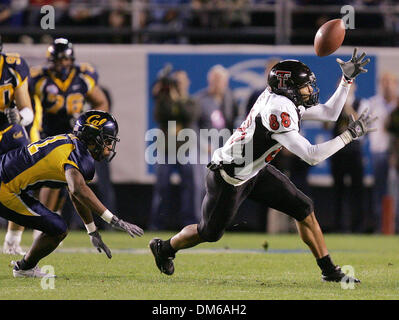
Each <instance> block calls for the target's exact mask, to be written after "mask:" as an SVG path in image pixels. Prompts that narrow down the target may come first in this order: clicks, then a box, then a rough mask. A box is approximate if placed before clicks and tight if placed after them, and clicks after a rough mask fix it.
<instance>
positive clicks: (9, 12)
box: [0, 0, 28, 27]
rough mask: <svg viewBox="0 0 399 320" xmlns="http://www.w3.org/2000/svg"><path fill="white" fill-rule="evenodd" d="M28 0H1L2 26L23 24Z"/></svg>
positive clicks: (0, 16) (0, 18)
mask: <svg viewBox="0 0 399 320" xmlns="http://www.w3.org/2000/svg"><path fill="white" fill-rule="evenodd" d="M27 5H28V0H0V26H3V25H9V26H14V27H17V26H18V27H19V26H22V25H23V23H24V10H25V9H26V7H27Z"/></svg>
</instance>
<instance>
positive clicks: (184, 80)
mask: <svg viewBox="0 0 399 320" xmlns="http://www.w3.org/2000/svg"><path fill="white" fill-rule="evenodd" d="M170 71H171V70H167V71H166V73H162V74H161V77H160V78H159V79H158V81H157V82H156V83H155V85H154V86H153V89H152V94H153V97H154V99H155V110H154V118H155V121H156V122H157V123H158V125H159V128H160V129H161V130H162V131H163V133H164V135H165V145H164V146H159V147H160V148H162V147H164V150H163V151H164V155H165V160H166V162H165V163H164V164H162V163H158V164H156V168H155V176H156V182H155V185H154V191H153V198H152V208H151V214H150V218H149V226H148V229H149V230H165V229H168V228H181V227H182V226H185V225H187V224H192V223H197V222H198V218H199V207H200V206H199V201H200V200H199V199H198V196H199V193H198V190H197V189H196V185H197V182H196V181H195V179H196V175H195V172H194V163H195V161H196V159H195V154H194V155H193V158H192V159H190V160H189V161H190V162H191V163H190V162H189V163H185V164H183V163H180V161H179V159H178V158H176V155H177V154H174V155H173V156H172V157H173V158H175V159H176V161H175V162H176V163H169V161H168V160H169V156H170V152H174V153H176V152H177V151H178V150H179V148H180V147H181V146H182V145H183V144H185V143H186V142H187V140H185V141H176V139H177V135H178V134H179V132H181V130H183V129H187V128H193V125H194V124H195V123H196V122H197V120H198V116H199V112H200V110H199V106H198V105H197V103H196V102H195V100H194V99H192V98H191V97H190V95H189V87H190V80H189V78H188V76H187V73H186V72H185V71H183V70H177V71H174V72H173V73H170ZM169 127H171V130H168V128H169ZM171 134H172V135H173V137H172V139H174V140H175V141H176V150H174V148H173V150H172V148H168V141H170V140H169V139H171V137H169V135H171ZM192 142H193V143H195V141H192ZM194 148H195V145H194ZM158 152H159V149H158ZM174 171H177V172H178V173H179V176H180V186H179V188H178V193H176V192H175V188H174V187H173V186H172V184H171V181H170V180H171V175H172V173H174ZM177 199H179V200H180V201H179V203H180V206H179V207H178V209H177V210H178V211H177V212H172V211H173V208H172V206H173V205H174V204H175V203H176V201H177Z"/></svg>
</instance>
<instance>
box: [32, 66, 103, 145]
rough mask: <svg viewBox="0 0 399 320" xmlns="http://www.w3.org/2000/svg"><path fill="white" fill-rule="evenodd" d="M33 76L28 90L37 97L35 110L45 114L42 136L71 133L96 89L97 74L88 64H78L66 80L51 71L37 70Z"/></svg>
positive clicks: (39, 68)
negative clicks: (88, 95) (88, 97)
mask: <svg viewBox="0 0 399 320" xmlns="http://www.w3.org/2000/svg"><path fill="white" fill-rule="evenodd" d="M30 72H31V77H30V81H29V90H30V92H31V95H33V96H34V97H36V99H34V101H35V109H36V110H37V111H38V112H39V114H40V113H42V119H41V120H42V123H41V136H42V137H47V136H53V135H57V134H62V133H69V132H72V129H73V124H74V121H75V119H76V118H77V116H79V115H80V114H81V113H82V112H83V107H84V103H85V101H86V96H87V94H88V93H89V92H90V91H91V90H93V88H94V87H95V86H96V85H97V81H98V74H97V72H96V70H95V69H94V68H93V67H92V66H91V65H90V64H88V63H81V64H76V65H74V66H73V67H72V69H71V71H70V73H69V75H68V77H67V78H66V79H65V80H62V79H60V78H57V76H56V74H55V73H54V72H53V71H52V70H51V69H49V68H48V67H34V68H31V71H30ZM38 109H40V110H38Z"/></svg>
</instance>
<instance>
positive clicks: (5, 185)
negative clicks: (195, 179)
mask: <svg viewBox="0 0 399 320" xmlns="http://www.w3.org/2000/svg"><path fill="white" fill-rule="evenodd" d="M118 141H119V138H118V123H117V122H116V120H115V118H114V117H113V116H112V115H110V114H109V113H107V112H104V111H96V110H90V111H87V112H85V113H83V114H82V115H81V116H80V117H79V118H78V119H77V121H76V125H75V127H74V130H73V133H70V134H61V135H56V136H53V137H48V138H46V139H43V140H39V141H37V142H34V143H31V144H29V145H28V146H25V147H21V148H18V149H14V150H12V151H10V152H8V153H6V154H4V155H2V156H0V182H1V186H0V216H2V217H4V218H6V219H8V220H11V221H14V222H16V223H18V224H20V225H23V226H25V227H30V228H33V229H36V230H40V231H42V233H41V234H40V235H39V236H38V237H37V238H36V239H35V241H34V242H33V244H32V247H31V248H30V249H29V250H28V252H27V254H26V255H25V256H24V257H23V258H22V259H21V260H20V261H13V262H12V264H13V265H14V269H13V275H14V277H44V276H46V275H47V274H46V273H43V272H42V271H41V270H40V268H39V267H38V266H37V263H38V262H39V261H40V260H41V259H42V258H44V257H46V256H47V255H49V254H50V253H51V252H52V251H54V250H55V249H56V248H57V246H58V245H59V243H60V242H61V241H62V240H63V239H64V238H65V237H66V235H67V225H66V223H65V221H64V220H63V219H62V218H61V217H60V216H59V215H57V214H56V213H55V212H53V211H51V210H49V209H48V208H47V207H46V206H44V205H43V204H42V203H41V202H40V201H38V200H37V199H35V198H34V197H33V196H31V194H30V193H29V191H30V190H35V189H38V188H41V187H42V186H48V187H57V188H59V187H62V186H67V188H68V190H69V193H70V196H71V200H72V202H73V204H74V205H75V208H76V210H77V212H78V213H79V215H80V216H81V218H82V220H83V222H84V224H85V226H86V229H87V231H88V234H89V235H90V238H91V241H92V244H93V245H94V246H95V247H96V248H97V249H98V250H99V251H100V252H101V250H103V251H104V252H105V253H106V255H107V256H108V258H111V257H112V256H111V251H110V250H109V248H108V247H107V246H106V245H105V244H104V242H103V241H102V239H101V236H100V234H99V233H98V231H97V228H96V226H95V224H94V222H93V216H92V212H94V213H96V214H98V215H99V216H101V218H102V219H104V220H105V221H106V222H108V223H109V224H111V226H112V227H114V228H117V229H120V230H123V231H126V232H127V233H128V234H129V235H130V236H132V237H134V236H136V235H137V236H141V235H143V230H142V229H141V228H140V227H138V226H136V225H134V224H131V223H128V222H126V221H123V220H121V219H119V218H117V217H116V216H115V215H113V214H112V213H111V212H110V211H109V210H108V209H107V208H106V207H105V206H104V205H103V204H102V203H101V202H100V200H98V198H97V197H96V196H95V194H94V193H93V191H92V190H91V189H90V187H89V186H88V185H87V181H90V180H91V179H93V177H94V173H95V167H94V160H97V161H102V160H107V161H111V160H112V158H113V157H114V155H115V147H116V143H117V142H118Z"/></svg>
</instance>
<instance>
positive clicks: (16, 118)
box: [4, 107, 21, 124]
mask: <svg viewBox="0 0 399 320" xmlns="http://www.w3.org/2000/svg"><path fill="white" fill-rule="evenodd" d="M4 113H5V115H6V116H7V120H8V122H9V123H10V124H17V123H19V122H20V121H21V116H20V114H19V111H18V109H17V108H15V107H14V108H6V109H4Z"/></svg>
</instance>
